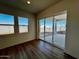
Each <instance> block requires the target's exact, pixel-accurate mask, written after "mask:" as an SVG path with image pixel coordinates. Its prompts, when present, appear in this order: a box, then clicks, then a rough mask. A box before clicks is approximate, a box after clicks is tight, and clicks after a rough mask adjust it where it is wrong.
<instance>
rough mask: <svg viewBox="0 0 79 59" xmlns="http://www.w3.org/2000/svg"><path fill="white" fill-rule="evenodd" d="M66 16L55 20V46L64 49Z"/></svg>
mask: <svg viewBox="0 0 79 59" xmlns="http://www.w3.org/2000/svg"><path fill="white" fill-rule="evenodd" d="M65 34H66V14H62V15H58V16H55V18H54V44H55V45H56V46H58V47H60V48H62V49H64V48H65Z"/></svg>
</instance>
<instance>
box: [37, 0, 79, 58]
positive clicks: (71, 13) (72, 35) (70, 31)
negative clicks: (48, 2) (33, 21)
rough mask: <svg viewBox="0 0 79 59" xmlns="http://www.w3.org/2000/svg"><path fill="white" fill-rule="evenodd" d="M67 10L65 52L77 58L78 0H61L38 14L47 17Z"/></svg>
mask: <svg viewBox="0 0 79 59" xmlns="http://www.w3.org/2000/svg"><path fill="white" fill-rule="evenodd" d="M64 10H67V13H68V17H67V34H66V48H65V52H66V53H68V54H70V55H72V56H74V57H76V58H78V59H79V0H63V1H61V2H59V3H57V4H55V5H54V6H50V7H49V8H47V9H46V10H44V11H43V12H41V13H39V14H38V17H37V18H42V17H48V16H53V15H56V14H58V13H59V12H61V11H64Z"/></svg>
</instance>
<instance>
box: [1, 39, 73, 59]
mask: <svg viewBox="0 0 79 59" xmlns="http://www.w3.org/2000/svg"><path fill="white" fill-rule="evenodd" d="M0 56H6V57H4V58H3V57H0V59H74V58H72V57H70V56H68V55H66V54H64V52H63V51H61V50H60V49H58V48H56V47H54V46H52V45H50V44H48V43H46V42H44V41H41V40H34V41H31V42H28V43H24V44H21V45H17V46H14V47H10V48H7V49H4V50H1V51H0ZM9 56H10V57H9Z"/></svg>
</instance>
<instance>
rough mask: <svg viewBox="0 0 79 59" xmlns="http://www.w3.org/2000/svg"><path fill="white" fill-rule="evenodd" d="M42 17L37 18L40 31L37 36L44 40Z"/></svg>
mask: <svg viewBox="0 0 79 59" xmlns="http://www.w3.org/2000/svg"><path fill="white" fill-rule="evenodd" d="M44 21H45V20H44V19H40V20H39V29H40V33H39V38H40V39H42V40H44V26H45V25H44Z"/></svg>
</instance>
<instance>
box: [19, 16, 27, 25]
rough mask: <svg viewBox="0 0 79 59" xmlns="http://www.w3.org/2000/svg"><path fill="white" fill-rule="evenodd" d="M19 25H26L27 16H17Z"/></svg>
mask: <svg viewBox="0 0 79 59" xmlns="http://www.w3.org/2000/svg"><path fill="white" fill-rule="evenodd" d="M18 19H19V25H28V18H24V17H18Z"/></svg>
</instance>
